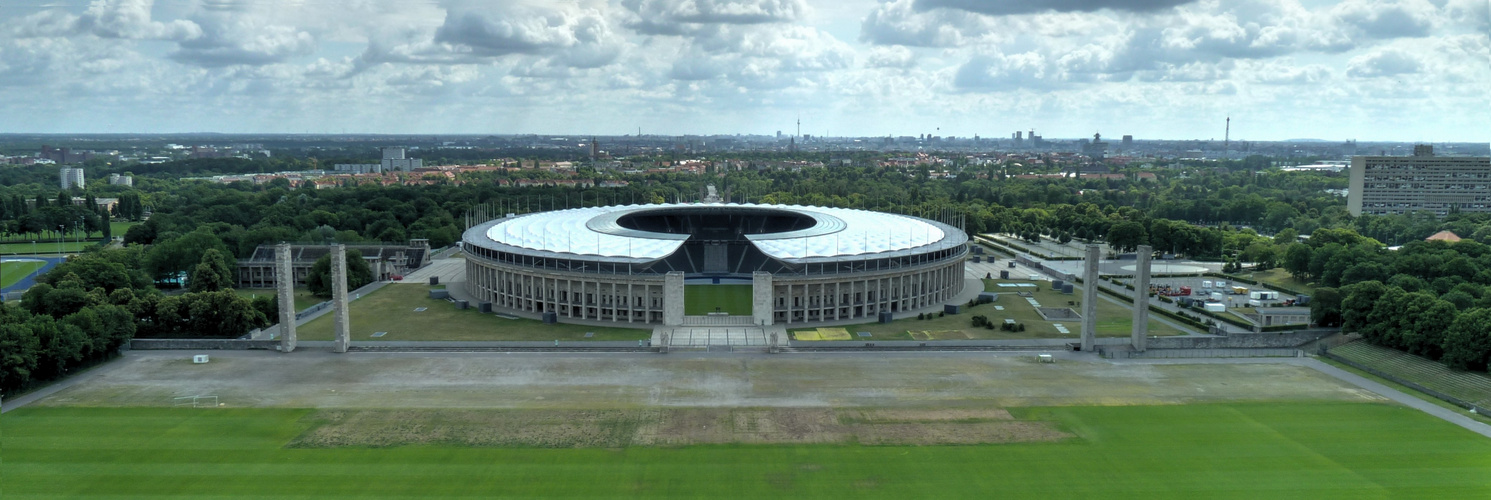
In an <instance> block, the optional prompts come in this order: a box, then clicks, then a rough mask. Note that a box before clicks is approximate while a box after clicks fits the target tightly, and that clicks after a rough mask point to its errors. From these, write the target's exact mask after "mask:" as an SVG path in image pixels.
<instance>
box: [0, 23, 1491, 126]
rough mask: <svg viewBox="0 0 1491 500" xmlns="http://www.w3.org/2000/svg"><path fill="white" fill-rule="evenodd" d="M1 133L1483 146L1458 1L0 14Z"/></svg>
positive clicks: (1490, 64) (1477, 83)
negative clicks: (1124, 139) (1031, 135)
mask: <svg viewBox="0 0 1491 500" xmlns="http://www.w3.org/2000/svg"><path fill="white" fill-rule="evenodd" d="M0 17H4V18H6V19H9V20H11V22H10V23H7V25H6V26H5V27H3V28H0V69H3V71H0V89H3V91H4V92H5V95H6V97H7V99H5V104H3V105H0V123H3V125H0V133H189V132H220V133H312V134H341V133H377V134H512V133H530V132H531V133H539V134H556V135H559V134H562V135H584V134H597V135H604V136H615V135H624V134H635V133H638V131H640V132H641V133H643V134H662V135H684V134H701V135H708V134H732V133H743V134H763V135H770V134H773V133H775V132H776V131H778V130H780V131H783V132H784V133H786V134H792V133H794V132H796V130H797V129H796V120H797V119H798V118H799V116H800V117H801V120H802V127H803V128H802V133H804V134H811V135H815V136H816V135H823V134H828V135H832V136H858V137H874V136H887V135H892V136H905V135H911V136H916V135H919V134H934V135H941V136H960V137H970V136H974V135H980V136H983V137H987V138H1000V137H1008V136H1009V134H1011V133H1013V132H1014V131H1029V130H1031V129H1035V130H1036V131H1037V132H1039V133H1040V134H1041V135H1044V136H1048V137H1087V136H1091V135H1092V133H1093V132H1102V133H1103V135H1104V137H1105V138H1112V139H1114V140H1116V139H1118V138H1119V137H1121V136H1122V135H1133V136H1135V138H1136V139H1199V140H1208V139H1214V140H1221V139H1223V137H1224V134H1225V133H1226V132H1225V129H1224V127H1225V125H1224V120H1226V119H1227V117H1229V116H1230V117H1231V122H1232V123H1231V128H1232V130H1231V138H1232V140H1234V141H1240V140H1242V141H1247V140H1254V141H1276V140H1288V139H1299V138H1310V139H1321V140H1327V141H1341V140H1347V139H1357V140H1362V141H1404V142H1456V141H1463V142H1484V141H1485V140H1486V135H1485V130H1486V127H1485V124H1486V123H1491V96H1488V94H1486V93H1485V92H1484V90H1483V89H1484V88H1487V87H1491V41H1488V39H1487V36H1486V33H1487V32H1488V31H1491V23H1488V20H1487V19H1488V13H1487V5H1486V2H1484V1H1479V0H1443V1H1438V2H1428V1H1398V2H1368V1H1362V0H1347V1H1343V2H1313V1H1304V2H1301V1H1295V0H1265V1H1245V2H1225V3H1223V2H1217V1H1193V2H1187V1H1178V0H1127V1H1118V2H1081V1H1061V2H1047V3H1041V2H1009V1H987V2H977V1H971V0H891V1H885V2H877V1H849V2H824V1H811V0H737V1H723V0H721V1H715V0H618V1H600V0H596V1H570V2H522V1H507V2H484V1H474V0H432V1H422V2H412V3H411V2H397V1H391V0H390V1H385V0H370V1H366V2H359V3H356V4H352V5H345V4H343V3H341V2H322V1H315V0H307V1H299V2H277V1H268V0H238V1H217V0H214V1H211V2H206V1H196V0H182V1H160V2H155V1H152V0H97V1H91V2H89V1H84V0H63V1H60V2H39V1H29V0H26V1H20V2H7V3H6V4H5V5H0Z"/></svg>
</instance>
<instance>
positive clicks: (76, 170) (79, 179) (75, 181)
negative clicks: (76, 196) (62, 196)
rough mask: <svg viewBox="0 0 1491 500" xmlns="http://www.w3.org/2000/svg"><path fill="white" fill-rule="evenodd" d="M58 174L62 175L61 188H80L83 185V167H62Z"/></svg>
mask: <svg viewBox="0 0 1491 500" xmlns="http://www.w3.org/2000/svg"><path fill="white" fill-rule="evenodd" d="M60 174H61V176H62V189H72V188H74V187H76V188H78V189H82V188H83V187H84V185H83V169H82V168H81V167H62V170H61V171H60Z"/></svg>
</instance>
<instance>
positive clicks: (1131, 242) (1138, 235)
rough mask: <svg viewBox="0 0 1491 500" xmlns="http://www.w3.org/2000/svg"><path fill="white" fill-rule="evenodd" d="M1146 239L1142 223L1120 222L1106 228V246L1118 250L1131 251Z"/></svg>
mask: <svg viewBox="0 0 1491 500" xmlns="http://www.w3.org/2000/svg"><path fill="white" fill-rule="evenodd" d="M1147 241H1148V236H1147V235H1146V233H1145V231H1144V225H1143V224H1140V223H1138V222H1134V221H1124V222H1120V223H1117V224H1114V225H1113V227H1112V228H1110V229H1109V230H1108V246H1109V247H1112V248H1113V249H1114V250H1116V251H1119V252H1132V251H1134V249H1136V248H1138V247H1139V245H1143V244H1145V243H1146V242H1147Z"/></svg>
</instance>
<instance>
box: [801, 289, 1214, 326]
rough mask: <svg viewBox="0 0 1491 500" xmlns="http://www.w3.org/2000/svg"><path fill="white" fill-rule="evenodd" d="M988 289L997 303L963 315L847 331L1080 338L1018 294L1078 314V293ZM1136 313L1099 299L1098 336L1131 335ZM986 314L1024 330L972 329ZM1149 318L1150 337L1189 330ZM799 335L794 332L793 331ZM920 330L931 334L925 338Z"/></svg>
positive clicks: (1077, 323) (1072, 321) (1079, 323)
mask: <svg viewBox="0 0 1491 500" xmlns="http://www.w3.org/2000/svg"><path fill="white" fill-rule="evenodd" d="M999 283H1034V284H1037V285H1039V286H1037V287H1036V288H1000V287H999ZM984 289H985V290H987V291H993V292H998V293H999V300H998V301H997V302H994V303H990V304H980V305H977V306H974V307H971V308H970V307H964V309H963V311H964V312H962V313H960V314H951V315H945V316H935V315H934V316H933V317H932V318H931V319H926V320H919V319H915V318H910V319H899V320H895V321H892V322H890V323H865V324H860V325H850V326H846V327H843V328H845V329H846V330H848V331H849V333H850V334H851V335H853V334H855V333H856V332H870V334H871V335H873V337H871V338H870V339H861V338H860V337H858V336H856V337H854V340H873V339H879V340H961V339H965V338H967V339H993V340H1002V339H1057V338H1071V339H1078V338H1081V336H1082V320H1081V319H1078V318H1073V319H1070V320H1058V321H1046V320H1045V319H1044V318H1042V317H1041V315H1040V313H1038V312H1036V310H1035V307H1034V306H1032V305H1030V302H1027V301H1026V300H1025V298H1023V297H1020V296H1018V295H1016V294H1015V292H1016V291H1023V292H1031V295H1033V296H1034V297H1033V298H1034V299H1035V300H1036V302H1038V303H1040V304H1041V306H1042V307H1070V308H1071V309H1073V310H1076V311H1078V312H1080V308H1079V307H1077V306H1076V305H1075V304H1068V302H1072V303H1075V302H1076V301H1078V300H1081V299H1082V294H1081V292H1080V290H1079V291H1078V292H1077V293H1073V294H1072V295H1065V294H1062V293H1060V292H1057V291H1054V290H1051V283H1050V282H1049V281H1039V282H1031V281H1024V280H997V279H993V280H984ZM995 306H999V307H1003V308H1004V310H1002V311H1001V310H998V309H995ZM1133 311H1134V310H1133V309H1130V308H1128V307H1124V306H1121V305H1118V304H1115V303H1113V302H1110V301H1108V300H1106V299H1102V298H1099V299H1098V332H1097V336H1099V337H1127V336H1129V333H1130V332H1129V330H1130V329H1131V325H1133V324H1134V316H1133V314H1134V312H1133ZM979 315H981V316H986V317H988V318H989V320H990V321H993V322H995V323H996V324H998V323H1003V322H1004V320H1005V319H1006V318H1008V319H1013V320H1015V321H1016V322H1017V323H1023V324H1024V325H1025V331H1023V332H1007V331H1004V330H1000V329H998V328H995V329H987V328H974V327H973V317H974V316H979ZM1155 316H1158V315H1156V314H1151V315H1150V319H1149V334H1150V335H1167V336H1168V335H1183V334H1184V333H1185V332H1182V331H1180V330H1179V329H1176V328H1175V327H1173V326H1170V325H1169V324H1166V323H1162V322H1160V321H1159V320H1157V319H1156V318H1155ZM1058 324H1060V325H1061V326H1062V327H1064V328H1066V329H1067V332H1068V333H1061V331H1060V330H1057V329H1056V325H1058ZM794 331H795V330H794ZM919 332H931V333H927V334H923V333H919Z"/></svg>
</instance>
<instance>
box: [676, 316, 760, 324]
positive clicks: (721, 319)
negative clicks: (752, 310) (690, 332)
mask: <svg viewBox="0 0 1491 500" xmlns="http://www.w3.org/2000/svg"><path fill="white" fill-rule="evenodd" d="M683 326H755V320H753V319H751V317H750V316H684V317H683Z"/></svg>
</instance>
